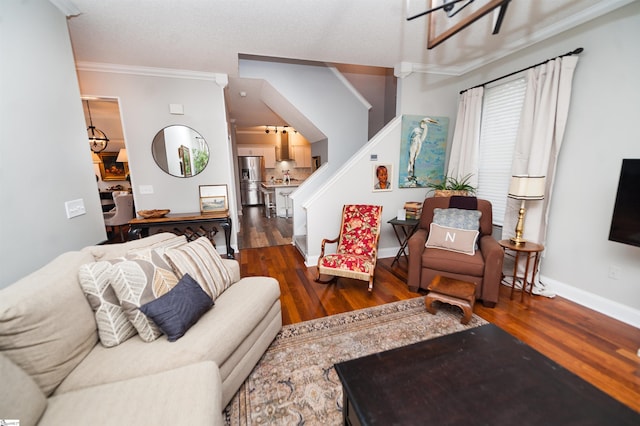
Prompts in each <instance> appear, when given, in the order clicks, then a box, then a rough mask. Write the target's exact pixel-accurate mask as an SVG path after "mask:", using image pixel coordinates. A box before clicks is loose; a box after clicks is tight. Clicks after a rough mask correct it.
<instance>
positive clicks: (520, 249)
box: [498, 240, 544, 302]
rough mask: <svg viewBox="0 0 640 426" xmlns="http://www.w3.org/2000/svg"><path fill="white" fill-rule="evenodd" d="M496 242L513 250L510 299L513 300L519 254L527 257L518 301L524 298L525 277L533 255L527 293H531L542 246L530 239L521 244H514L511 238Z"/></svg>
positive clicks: (527, 275)
mask: <svg viewBox="0 0 640 426" xmlns="http://www.w3.org/2000/svg"><path fill="white" fill-rule="evenodd" d="M498 244H500V245H501V246H502V248H503V249H505V250H511V251H514V252H515V253H516V254H515V260H514V264H513V280H512V281H511V296H510V297H509V298H510V299H512V300H513V290H514V288H515V286H516V279H517V277H518V260H519V259H520V255H521V254H523V255H525V256H526V258H527V262H526V264H525V267H524V276H523V277H522V292H521V293H520V301H521V302H522V301H523V300H524V293H525V292H526V291H527V279H528V277H529V266H530V264H531V258H532V257H533V259H534V261H533V271H532V272H531V282H530V287H529V294H530V295H533V283H534V282H535V280H536V271H537V270H538V263H539V262H540V253H541V252H542V251H543V250H544V246H543V245H542V244H538V243H532V242H530V241H526V242H524V243H522V244H514V243H512V242H511V240H500V241H498Z"/></svg>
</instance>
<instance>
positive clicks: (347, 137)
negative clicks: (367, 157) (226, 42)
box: [239, 59, 369, 168]
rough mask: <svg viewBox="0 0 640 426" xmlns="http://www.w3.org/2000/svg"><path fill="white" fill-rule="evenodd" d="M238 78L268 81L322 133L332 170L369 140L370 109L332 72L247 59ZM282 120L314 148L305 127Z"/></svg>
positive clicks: (304, 66) (298, 64)
mask: <svg viewBox="0 0 640 426" xmlns="http://www.w3.org/2000/svg"><path fill="white" fill-rule="evenodd" d="M239 74H240V77H242V78H259V79H264V80H266V81H268V82H269V84H270V85H271V86H273V88H275V89H276V90H277V91H278V92H279V93H280V94H281V95H282V96H283V97H284V98H286V99H287V100H288V101H289V102H290V103H291V105H293V106H294V107H295V108H297V110H298V111H299V113H300V114H301V115H303V116H304V117H305V119H306V120H309V121H310V122H311V123H312V124H313V126H315V128H317V129H319V130H320V132H322V134H324V135H325V136H326V137H327V139H328V140H329V143H328V153H327V156H328V157H327V158H326V161H329V163H331V164H332V167H334V168H337V167H339V166H340V165H341V164H343V163H344V162H345V161H346V160H347V159H348V158H349V157H350V156H351V155H353V153H354V152H356V151H357V150H358V149H359V148H360V147H362V146H363V145H364V144H365V143H366V142H367V140H368V139H369V138H368V135H367V128H368V115H369V112H368V109H367V106H365V105H363V104H362V102H361V101H360V100H359V99H358V98H357V97H356V96H354V93H353V92H352V91H351V90H350V89H349V88H348V87H346V86H345V85H344V84H342V83H341V82H340V80H339V78H338V76H337V75H336V74H335V73H334V72H333V71H332V70H331V69H330V68H328V67H326V66H322V65H311V64H301V63H286V62H266V61H255V60H246V59H244V60H241V61H240V67H239ZM276 113H281V112H279V111H276ZM283 118H284V119H285V120H287V122H289V124H291V125H292V126H293V127H294V128H296V129H297V130H298V131H300V132H302V134H303V135H304V136H305V137H306V138H307V139H309V141H311V142H312V145H313V142H314V140H315V139H314V138H311V137H309V136H308V135H307V134H305V131H304V126H303V125H300V124H298V123H296V122H295V121H294V120H293V119H292V118H290V117H283ZM323 161H325V159H323Z"/></svg>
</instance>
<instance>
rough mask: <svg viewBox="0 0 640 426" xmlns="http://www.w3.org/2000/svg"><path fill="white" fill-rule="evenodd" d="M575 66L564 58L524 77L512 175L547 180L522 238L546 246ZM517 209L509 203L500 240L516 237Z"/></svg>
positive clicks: (529, 206) (530, 207)
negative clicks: (525, 79)
mask: <svg viewBox="0 0 640 426" xmlns="http://www.w3.org/2000/svg"><path fill="white" fill-rule="evenodd" d="M577 63H578V57H577V56H565V57H562V58H556V59H553V60H551V61H549V62H546V63H545V64H543V65H539V66H537V67H535V68H532V69H530V70H529V71H528V73H527V90H526V94H525V100H524V106H523V110H522V116H521V118H520V127H519V129H518V137H517V139H516V146H515V153H514V159H513V166H512V172H513V174H514V175H531V176H546V184H545V186H546V187H545V195H544V200H541V201H527V203H526V205H525V207H526V215H525V222H524V235H523V237H524V238H525V239H526V240H529V241H533V242H537V243H540V244H545V242H546V234H547V221H548V217H549V205H550V203H551V196H552V193H553V181H554V177H555V171H556V160H557V157H558V154H559V152H560V146H561V145H562V139H563V137H564V131H565V127H566V122H567V115H568V113H569V102H570V99H571V83H572V80H573V73H574V70H575V67H576V64H577ZM519 208H520V200H513V199H509V200H508V202H507V209H506V212H505V219H504V227H503V230H502V238H510V237H512V236H513V235H514V234H515V226H516V222H517V220H518V210H519ZM511 273H512V272H511ZM522 273H524V272H522ZM537 278H539V277H537ZM534 292H536V293H538V294H545V291H544V288H543V286H542V285H541V284H540V282H536V283H535V284H534Z"/></svg>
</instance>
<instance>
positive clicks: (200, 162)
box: [151, 125, 209, 177]
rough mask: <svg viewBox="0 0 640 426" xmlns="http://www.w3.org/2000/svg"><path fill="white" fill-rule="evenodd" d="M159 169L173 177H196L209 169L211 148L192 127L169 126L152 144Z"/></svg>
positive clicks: (157, 134) (157, 135) (161, 131)
mask: <svg viewBox="0 0 640 426" xmlns="http://www.w3.org/2000/svg"><path fill="white" fill-rule="evenodd" d="M151 152H152V154H153V159H154V160H155V161H156V164H157V165H158V167H160V168H161V169H162V170H164V171H165V172H167V173H169V174H170V175H171V176H176V177H191V176H195V175H197V174H198V173H200V172H201V171H203V170H204V168H205V167H207V163H208V162H209V146H208V145H207V142H206V141H205V140H204V138H203V137H202V136H201V135H200V133H198V132H196V131H195V130H193V129H192V128H191V127H187V126H181V125H173V126H167V127H165V128H164V129H162V130H160V131H159V132H158V133H156V135H155V137H154V138H153V143H152V144H151Z"/></svg>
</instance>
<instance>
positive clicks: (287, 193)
mask: <svg viewBox="0 0 640 426" xmlns="http://www.w3.org/2000/svg"><path fill="white" fill-rule="evenodd" d="M291 192H293V191H282V192H281V193H280V195H281V196H282V197H283V198H284V217H285V218H286V219H289V199H290V198H289V196H290V195H291Z"/></svg>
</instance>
